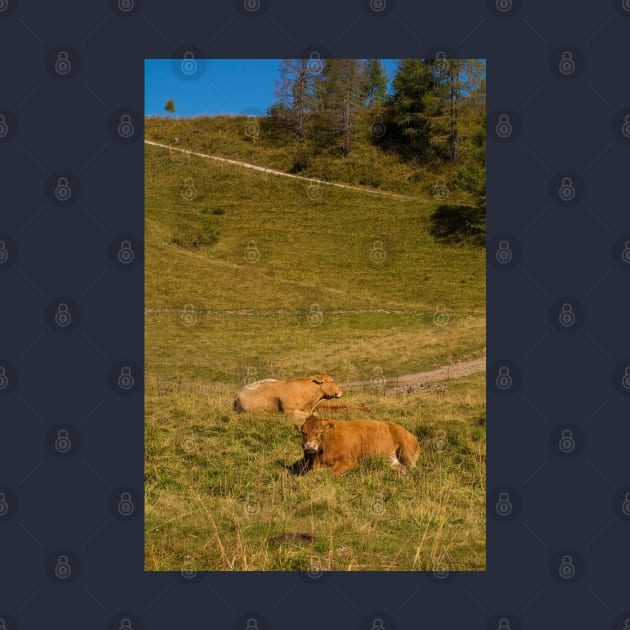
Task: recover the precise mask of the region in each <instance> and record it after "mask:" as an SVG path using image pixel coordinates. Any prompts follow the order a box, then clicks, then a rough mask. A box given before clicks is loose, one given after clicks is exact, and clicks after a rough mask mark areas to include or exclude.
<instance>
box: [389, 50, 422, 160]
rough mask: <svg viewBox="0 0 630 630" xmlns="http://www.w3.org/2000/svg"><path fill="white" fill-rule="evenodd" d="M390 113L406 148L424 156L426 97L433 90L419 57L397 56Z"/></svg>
mask: <svg viewBox="0 0 630 630" xmlns="http://www.w3.org/2000/svg"><path fill="white" fill-rule="evenodd" d="M392 86H393V89H394V94H393V96H392V99H391V105H390V112H391V119H392V122H393V123H394V125H396V127H397V128H398V129H399V131H400V133H401V135H402V140H403V142H404V143H405V144H406V145H407V148H409V149H412V150H413V151H415V153H416V155H418V156H419V157H421V158H424V157H425V150H426V146H427V130H428V125H427V120H426V112H425V109H426V105H427V101H426V96H427V94H428V93H429V92H430V91H431V90H432V89H433V71H432V66H431V64H430V63H426V62H425V61H423V60H422V59H401V60H400V61H399V63H398V68H397V69H396V74H395V76H394V80H393V83H392Z"/></svg>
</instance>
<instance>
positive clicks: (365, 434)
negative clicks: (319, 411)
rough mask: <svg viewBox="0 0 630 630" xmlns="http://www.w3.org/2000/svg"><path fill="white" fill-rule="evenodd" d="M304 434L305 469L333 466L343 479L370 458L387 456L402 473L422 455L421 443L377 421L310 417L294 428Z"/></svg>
mask: <svg viewBox="0 0 630 630" xmlns="http://www.w3.org/2000/svg"><path fill="white" fill-rule="evenodd" d="M295 427H296V428H297V430H298V431H300V433H301V434H302V449H303V450H304V468H305V469H313V470H317V469H319V468H322V467H323V466H332V472H333V475H335V476H336V477H341V476H342V475H344V474H345V473H346V472H348V471H349V470H350V469H351V468H354V467H355V466H357V464H358V463H359V460H360V459H361V458H362V457H366V456H368V455H384V456H385V457H387V458H389V461H390V465H391V467H392V468H394V469H396V470H398V471H399V472H400V473H401V474H404V473H405V472H406V466H411V467H414V468H415V466H416V462H417V461H418V456H419V455H420V447H419V445H418V440H417V439H416V438H415V436H414V435H412V434H411V433H409V431H407V429H405V428H403V427H401V426H400V425H399V424H394V423H393V422H379V421H378V420H324V419H322V418H316V417H315V416H310V417H309V418H307V419H306V421H305V422H304V424H302V425H300V424H297V423H296V425H295Z"/></svg>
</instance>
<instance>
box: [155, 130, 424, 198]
mask: <svg viewBox="0 0 630 630" xmlns="http://www.w3.org/2000/svg"><path fill="white" fill-rule="evenodd" d="M144 143H145V144H149V145H151V146H153V147H160V148H162V149H168V150H169V151H178V152H179V153H185V154H186V155H194V156H195V157H199V158H203V159H205V160H215V161H216V162H223V163H225V164H234V165H235V166H240V167H242V168H249V169H252V170H254V171H259V172H261V173H268V174H270V175H277V176H280V177H289V178H291V179H299V180H302V181H305V182H310V183H311V184H315V185H317V186H335V187H336V188H346V189H348V190H358V191H359V192H363V193H368V194H370V195H381V196H385V197H394V198H396V199H409V200H412V199H414V200H416V201H421V200H418V199H416V197H411V196H409V195H400V194H397V193H393V192H387V191H385V190H374V189H373V188H366V187H363V186H351V185H350V184H338V183H336V182H327V181H324V180H322V179H315V178H314V177H304V176H303V175H293V174H291V173H285V172H284V171H278V170H276V169H274V168H266V167H264V166H258V165H257V164H250V163H249V162H241V161H240V160H230V159H229V158H224V157H219V156H218V155H209V154H208V153H199V152H197V151H190V150H189V149H181V148H180V147H174V146H171V145H169V144H162V143H161V142H154V141H153V140H145V141H144Z"/></svg>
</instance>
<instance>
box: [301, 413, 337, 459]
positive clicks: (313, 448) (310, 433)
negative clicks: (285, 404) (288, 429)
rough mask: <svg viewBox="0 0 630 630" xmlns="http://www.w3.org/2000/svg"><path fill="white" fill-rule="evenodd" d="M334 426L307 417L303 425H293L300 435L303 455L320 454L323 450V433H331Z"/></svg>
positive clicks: (318, 419) (324, 421)
mask: <svg viewBox="0 0 630 630" xmlns="http://www.w3.org/2000/svg"><path fill="white" fill-rule="evenodd" d="M334 426H335V425H334V424H333V423H332V422H329V421H328V420H322V419H321V418H316V417H315V416H309V417H308V418H307V419H306V420H305V421H304V424H302V425H300V424H299V423H296V424H295V428H296V429H297V430H298V431H299V432H300V433H301V434H302V448H303V449H304V452H305V453H309V454H314V453H321V452H322V450H323V440H324V433H325V432H326V431H332V429H333V428H334Z"/></svg>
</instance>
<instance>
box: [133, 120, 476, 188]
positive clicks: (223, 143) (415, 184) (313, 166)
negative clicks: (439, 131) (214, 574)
mask: <svg viewBox="0 0 630 630" xmlns="http://www.w3.org/2000/svg"><path fill="white" fill-rule="evenodd" d="M375 123H376V126H375V127H374V124H375ZM381 125H382V119H381V118H374V116H373V115H371V114H362V113H357V114H356V130H355V133H354V140H353V149H352V151H351V153H350V154H349V155H348V156H347V157H344V156H343V155H342V154H341V152H340V150H339V146H319V142H318V135H317V126H316V128H315V129H314V130H311V131H310V132H309V133H308V134H307V137H306V138H305V139H300V138H298V137H297V136H296V135H295V134H294V133H293V132H292V131H291V130H290V129H286V128H283V127H279V126H278V125H277V124H276V123H275V122H274V120H273V119H271V118H268V117H265V116H263V117H258V118H253V117H251V118H250V117H240V116H213V117H209V116H198V117H196V118H164V117H158V116H152V117H148V118H146V119H145V137H146V138H147V139H148V140H154V141H155V142H160V143H162V144H168V145H172V144H173V143H174V142H175V138H178V139H179V141H180V143H181V146H184V147H186V148H188V149H191V150H193V151H198V152H200V153H209V154H212V155H220V156H222V157H226V158H230V159H233V160H242V161H244V162H250V163H252V164H257V165H259V166H266V167H268V168H274V169H278V170H280V171H284V172H287V173H291V172H293V173H296V174H299V175H303V176H306V177H315V178H318V179H322V180H324V181H335V182H345V183H349V184H356V185H360V186H370V187H372V188H375V189H378V190H384V191H390V192H394V193H399V194H408V195H414V196H420V197H422V196H426V195H431V191H432V190H433V187H434V186H435V184H436V183H448V182H450V181H451V180H452V179H453V178H454V176H455V169H454V168H451V167H449V166H447V165H441V166H440V167H439V168H438V167H431V166H427V165H421V164H418V163H415V162H413V161H410V160H403V159H401V158H400V156H399V154H398V153H397V152H396V151H395V150H383V148H382V145H381V144H379V143H378V142H375V137H374V134H373V130H376V131H377V134H382V133H385V134H386V127H382V126H381ZM377 140H378V139H377ZM305 153H306V154H307V155H308V158H307V159H306V161H305V160H304V154H305ZM450 188H451V196H450V197H449V201H453V200H454V201H456V200H460V201H465V200H466V196H465V195H463V194H462V193H456V192H455V187H454V186H450Z"/></svg>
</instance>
